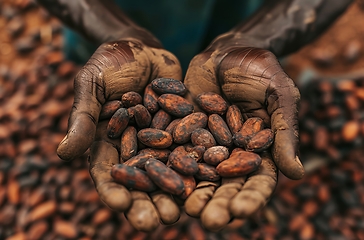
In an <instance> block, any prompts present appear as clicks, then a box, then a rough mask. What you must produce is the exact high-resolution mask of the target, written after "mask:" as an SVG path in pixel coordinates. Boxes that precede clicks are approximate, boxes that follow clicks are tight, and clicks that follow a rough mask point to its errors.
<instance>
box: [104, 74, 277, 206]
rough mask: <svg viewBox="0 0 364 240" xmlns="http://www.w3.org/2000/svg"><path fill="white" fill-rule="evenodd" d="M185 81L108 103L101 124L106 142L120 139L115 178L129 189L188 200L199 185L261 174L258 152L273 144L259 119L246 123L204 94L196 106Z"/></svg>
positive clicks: (161, 82) (161, 83) (163, 82)
mask: <svg viewBox="0 0 364 240" xmlns="http://www.w3.org/2000/svg"><path fill="white" fill-rule="evenodd" d="M186 92H187V89H186V87H185V86H184V84H183V83H182V82H181V81H178V80H174V79H166V78H158V79H155V80H153V81H152V82H151V83H150V84H149V85H148V86H147V87H146V88H145V91H144V95H143V96H141V95H140V94H138V93H136V92H127V93H125V94H123V96H122V98H121V100H114V101H110V102H107V103H106V104H105V105H104V106H103V108H102V110H101V114H100V119H108V118H110V120H109V123H108V128H107V131H108V136H109V137H110V138H120V141H121V147H120V162H121V163H120V164H116V165H114V166H113V168H112V170H111V176H112V177H113V179H114V180H115V182H117V183H120V184H122V185H124V186H125V187H127V188H128V189H135V190H140V191H144V192H153V191H156V190H158V189H160V190H163V191H165V192H168V193H170V194H173V195H175V196H177V197H179V198H181V199H186V198H187V197H188V196H189V195H190V194H191V193H192V192H193V190H194V189H195V187H196V183H197V182H198V181H219V180H220V178H221V177H238V176H244V175H248V174H250V173H252V172H254V171H256V170H257V169H258V168H259V165H260V164H261V162H262V159H261V157H260V155H259V153H260V152H262V151H265V150H267V149H268V148H269V147H270V146H271V144H272V143H273V140H274V134H273V132H272V131H271V130H270V129H268V128H264V123H263V120H262V119H260V118H249V119H247V120H246V121H245V122H244V121H243V117H242V114H241V112H240V110H239V108H238V106H236V105H230V106H229V104H228V103H227V102H226V101H225V100H224V99H223V98H222V97H221V96H220V95H219V94H216V93H212V92H208V93H202V94H200V95H199V96H198V97H197V99H196V103H197V104H198V106H199V107H200V109H201V110H202V111H203V112H194V105H193V104H192V103H190V102H188V101H187V100H186V99H185V98H184V97H183V96H184V95H185V94H186Z"/></svg>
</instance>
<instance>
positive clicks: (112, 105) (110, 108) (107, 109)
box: [100, 100, 123, 120]
mask: <svg viewBox="0 0 364 240" xmlns="http://www.w3.org/2000/svg"><path fill="white" fill-rule="evenodd" d="M122 106H123V104H122V103H121V101H120V100H113V101H108V102H106V103H105V104H104V105H102V108H101V112H100V120H104V119H109V118H111V117H112V115H113V114H114V113H115V112H116V110H118V109H119V108H121V107H122Z"/></svg>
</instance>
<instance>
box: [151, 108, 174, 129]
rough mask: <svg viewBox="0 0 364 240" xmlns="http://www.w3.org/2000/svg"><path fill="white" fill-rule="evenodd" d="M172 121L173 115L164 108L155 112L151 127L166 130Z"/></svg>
mask: <svg viewBox="0 0 364 240" xmlns="http://www.w3.org/2000/svg"><path fill="white" fill-rule="evenodd" d="M171 121H172V116H171V115H169V114H168V113H167V112H166V111H164V110H163V109H160V110H159V111H158V112H156V113H155V114H154V116H153V118H152V122H151V124H150V127H151V128H156V129H160V130H164V129H166V127H167V126H168V125H169V124H170V123H171Z"/></svg>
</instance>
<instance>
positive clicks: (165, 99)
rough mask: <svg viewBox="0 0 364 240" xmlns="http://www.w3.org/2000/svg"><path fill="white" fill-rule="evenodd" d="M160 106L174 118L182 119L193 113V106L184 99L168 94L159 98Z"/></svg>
mask: <svg viewBox="0 0 364 240" xmlns="http://www.w3.org/2000/svg"><path fill="white" fill-rule="evenodd" d="M158 104H159V106H160V107H161V108H162V109H163V110H164V111H166V112H167V113H169V114H171V115H172V116H174V117H178V118H182V117H185V116H187V115H188V114H191V113H193V105H192V104H191V103H190V102H189V101H187V100H186V99H184V98H183V97H181V96H179V95H176V94H171V93H166V94H162V95H161V96H160V97H159V98H158Z"/></svg>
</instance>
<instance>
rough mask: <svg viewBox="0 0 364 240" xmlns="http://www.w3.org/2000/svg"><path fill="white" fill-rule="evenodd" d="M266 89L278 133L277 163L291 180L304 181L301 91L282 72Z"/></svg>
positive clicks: (270, 111)
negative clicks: (301, 146) (300, 139)
mask: <svg viewBox="0 0 364 240" xmlns="http://www.w3.org/2000/svg"><path fill="white" fill-rule="evenodd" d="M274 78H279V81H275V80H274V79H272V81H271V84H270V86H269V88H268V89H267V104H268V107H267V110H268V114H269V115H271V125H272V126H271V127H272V130H273V132H274V133H275V140H274V143H273V148H272V155H273V159H274V162H275V163H276V165H277V167H278V169H279V170H281V172H282V173H283V174H284V175H286V176H287V177H288V178H291V179H301V178H302V177H303V176H304V168H303V166H302V163H301V161H300V159H299V157H298V154H297V153H298V142H299V139H298V119H297V117H298V116H297V113H298V110H297V103H298V101H299V99H300V94H299V90H298V89H297V87H296V86H295V84H294V82H293V81H292V79H290V78H289V77H288V76H287V75H286V74H285V73H284V72H283V71H282V72H281V73H280V74H276V75H275V76H274Z"/></svg>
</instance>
